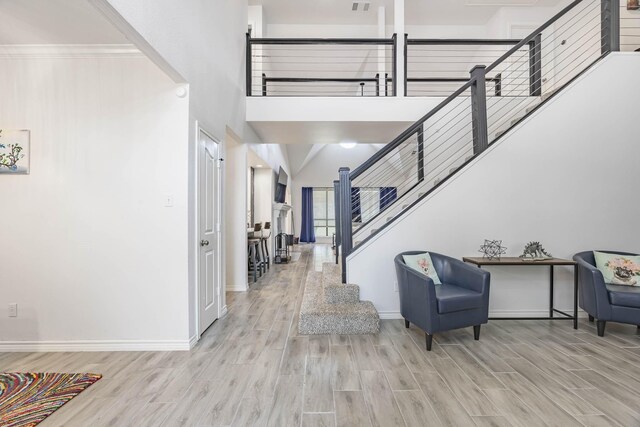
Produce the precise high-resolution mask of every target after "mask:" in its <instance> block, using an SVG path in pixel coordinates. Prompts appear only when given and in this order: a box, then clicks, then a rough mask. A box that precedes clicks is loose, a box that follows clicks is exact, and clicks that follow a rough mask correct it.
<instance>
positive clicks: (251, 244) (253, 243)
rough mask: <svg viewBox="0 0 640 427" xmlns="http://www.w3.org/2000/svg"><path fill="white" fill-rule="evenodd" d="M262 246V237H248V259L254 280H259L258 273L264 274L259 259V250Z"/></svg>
mask: <svg viewBox="0 0 640 427" xmlns="http://www.w3.org/2000/svg"><path fill="white" fill-rule="evenodd" d="M259 247H260V239H248V240H247V250H248V255H249V257H248V261H249V273H250V274H251V273H253V282H254V283H255V282H257V281H258V275H260V276H262V268H261V267H260V263H259V261H258V252H259Z"/></svg>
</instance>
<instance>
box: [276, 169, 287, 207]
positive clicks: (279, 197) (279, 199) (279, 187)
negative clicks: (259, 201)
mask: <svg viewBox="0 0 640 427" xmlns="http://www.w3.org/2000/svg"><path fill="white" fill-rule="evenodd" d="M287 181H289V176H288V175H287V173H286V172H285V171H284V169H282V166H281V167H280V171H279V172H278V177H277V178H276V189H275V190H276V191H275V197H274V200H275V202H276V203H285V197H286V195H287Z"/></svg>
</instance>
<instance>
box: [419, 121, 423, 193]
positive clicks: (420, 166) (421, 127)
mask: <svg viewBox="0 0 640 427" xmlns="http://www.w3.org/2000/svg"><path fill="white" fill-rule="evenodd" d="M422 181H424V124H421V125H420V127H419V128H418V182H422Z"/></svg>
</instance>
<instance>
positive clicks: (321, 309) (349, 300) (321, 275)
mask: <svg viewBox="0 0 640 427" xmlns="http://www.w3.org/2000/svg"><path fill="white" fill-rule="evenodd" d="M341 277H342V273H341V271H340V266H338V265H336V264H333V263H324V264H323V265H322V272H318V271H310V272H309V273H308V274H307V280H306V283H305V290H304V296H303V298H302V306H301V308H300V320H299V323H298V332H299V333H300V334H302V335H324V334H337V335H357V334H375V333H378V331H379V330H380V317H379V316H378V312H377V310H376V309H375V307H374V306H373V304H372V303H371V302H370V301H360V288H359V287H358V286H357V285H344V284H342V283H341Z"/></svg>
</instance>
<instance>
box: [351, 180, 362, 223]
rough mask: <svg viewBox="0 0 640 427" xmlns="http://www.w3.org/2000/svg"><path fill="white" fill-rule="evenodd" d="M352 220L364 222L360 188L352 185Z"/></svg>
mask: <svg viewBox="0 0 640 427" xmlns="http://www.w3.org/2000/svg"><path fill="white" fill-rule="evenodd" d="M351 221H353V222H362V210H361V209H360V189H359V188H358V187H351Z"/></svg>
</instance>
